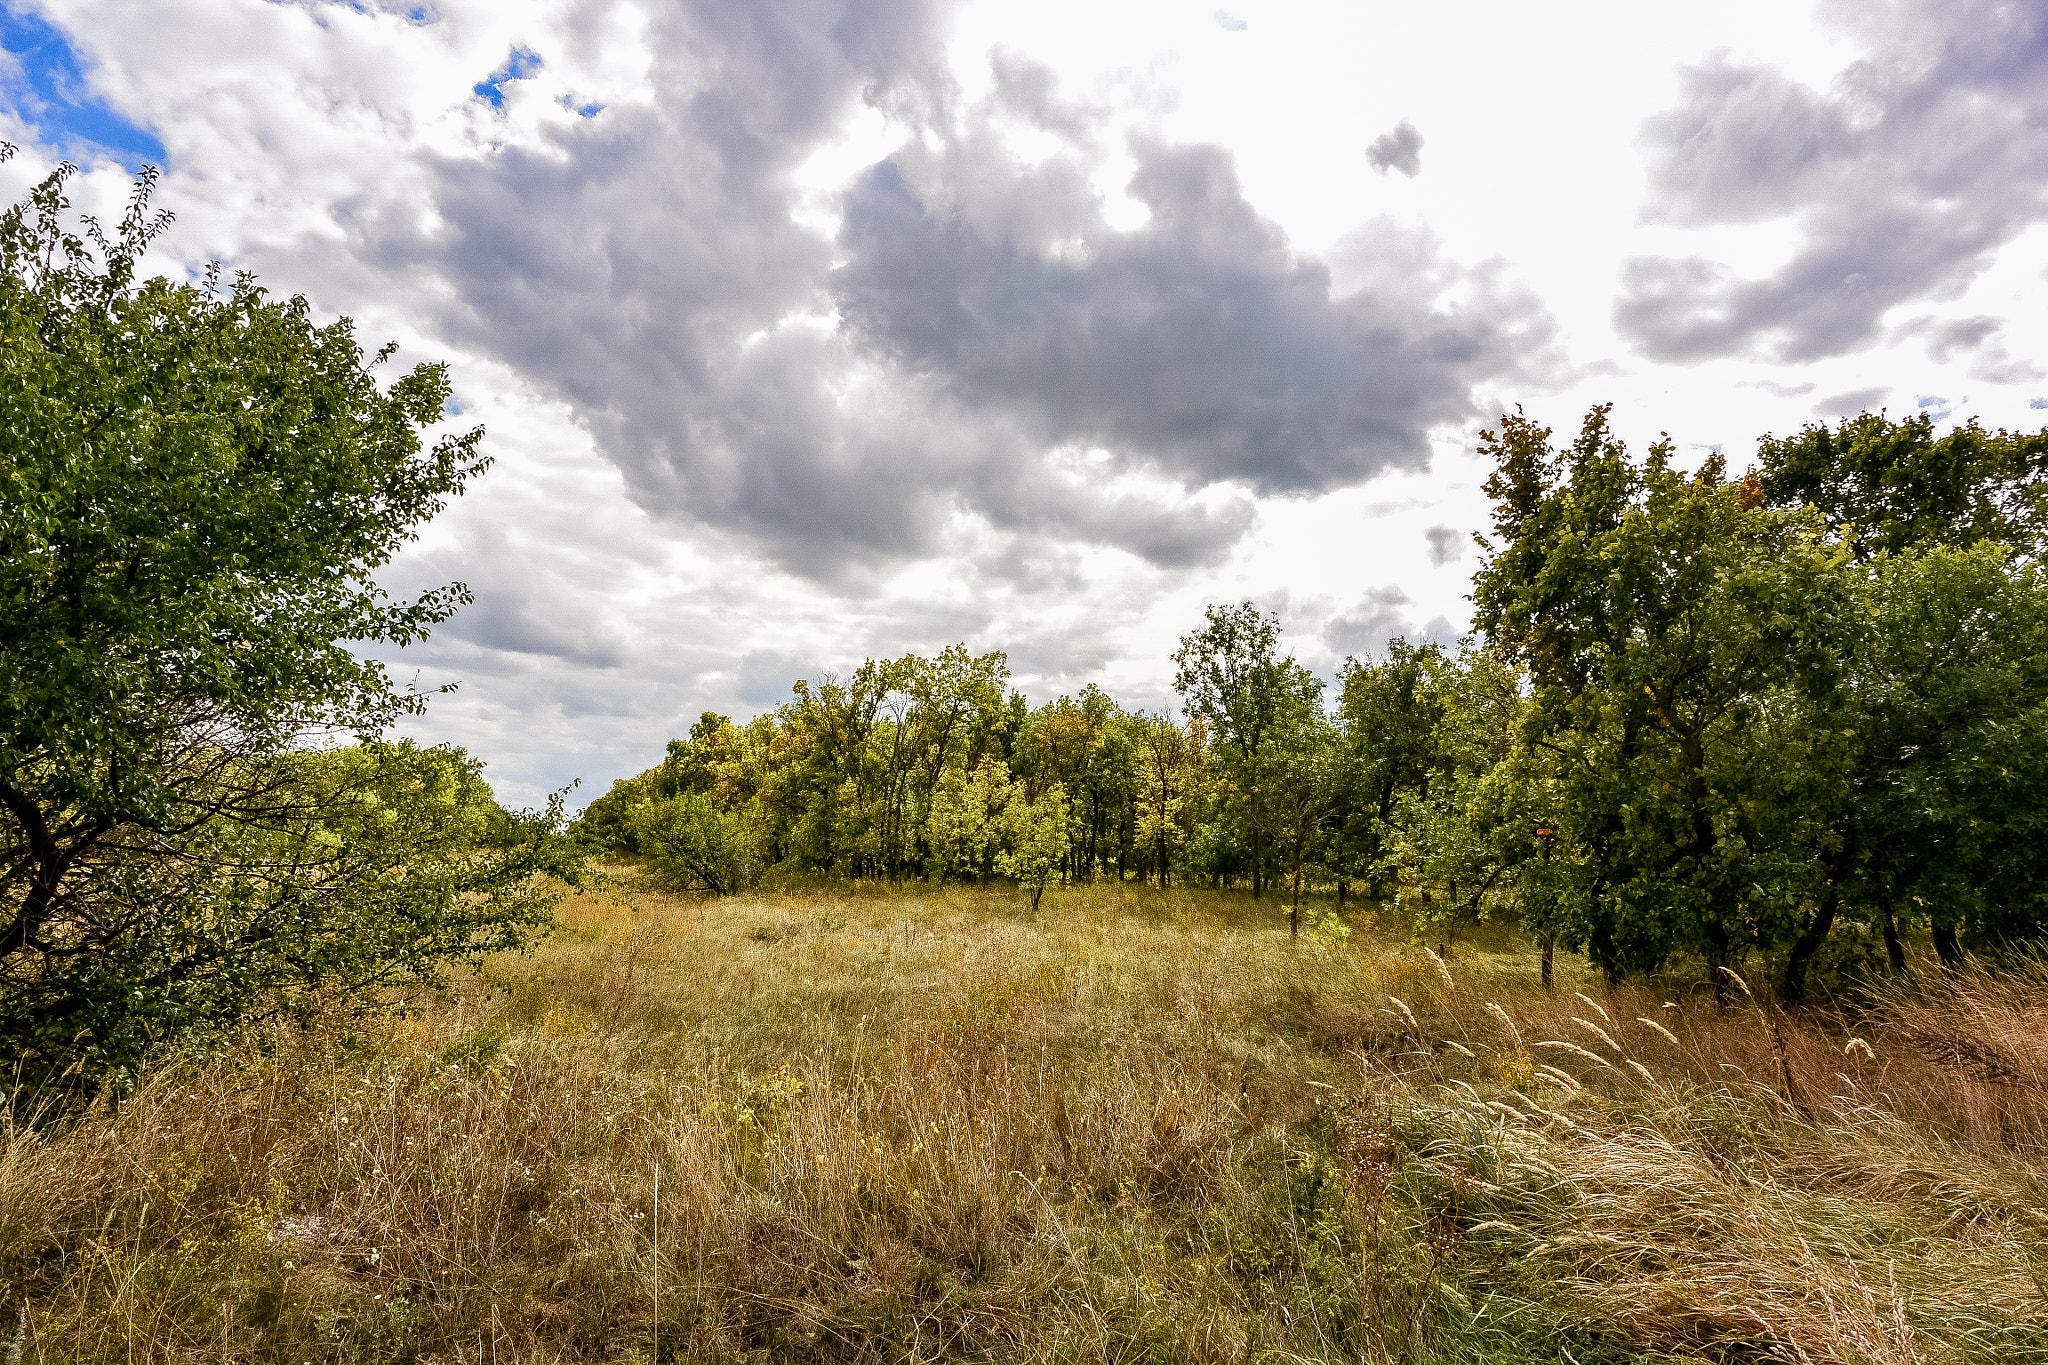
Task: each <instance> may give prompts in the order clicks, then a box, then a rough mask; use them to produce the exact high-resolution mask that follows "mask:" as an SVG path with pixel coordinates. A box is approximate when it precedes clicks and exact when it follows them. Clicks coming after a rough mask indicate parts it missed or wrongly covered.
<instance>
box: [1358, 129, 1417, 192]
mask: <svg viewBox="0 0 2048 1365" xmlns="http://www.w3.org/2000/svg"><path fill="white" fill-rule="evenodd" d="M1365 159H1366V160H1367V161H1368V162H1370V163H1371V164H1372V168H1373V169H1374V170H1375V171H1378V172H1379V173H1380V174H1381V175H1385V174H1386V173H1387V172H1388V171H1399V172H1400V173H1401V174H1403V175H1405V176H1407V177H1408V178H1409V179H1410V180H1413V179H1414V178H1415V177H1416V176H1418V175H1420V174H1422V134H1421V133H1420V132H1418V131H1417V130H1416V127H1415V125H1414V124H1412V123H1410V122H1409V121H1408V120H1406V119H1402V120H1401V121H1400V122H1399V123H1397V124H1395V125H1394V127H1393V128H1392V129H1390V130H1388V131H1387V132H1384V133H1381V134H1380V135H1379V136H1378V137H1376V138H1374V139H1373V140H1372V145H1371V146H1370V147H1367V148H1366V149H1365Z"/></svg>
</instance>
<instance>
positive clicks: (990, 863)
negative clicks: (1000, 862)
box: [926, 758, 1023, 882]
mask: <svg viewBox="0 0 2048 1365" xmlns="http://www.w3.org/2000/svg"><path fill="white" fill-rule="evenodd" d="M1022 797H1023V793H1022V792H1020V791H1019V790H1017V785H1016V784H1015V783H1014V782H1012V781H1011V780H1010V770H1009V768H1008V766H1007V765H1006V764H1005V763H1004V762H1003V761H1002V760H1001V759H999V758H984V759H982V760H981V762H979V763H977V764H975V765H974V771H973V772H972V773H968V772H963V771H962V770H961V769H960V768H958V767H953V768H948V769H947V770H946V773H945V775H944V776H943V777H941V778H940V779H939V789H938V790H937V791H936V792H934V793H933V794H932V811H931V819H930V821H929V822H928V823H927V826H926V840H927V843H928V844H929V846H930V848H931V854H930V857H929V860H928V861H929V864H930V867H931V874H932V876H933V877H935V878H937V879H938V880H939V881H940V882H944V881H945V879H946V878H947V877H949V876H965V877H973V878H980V877H985V876H987V875H988V874H989V873H990V872H992V871H993V870H994V869H995V865H996V855H997V854H998V853H999V852H1000V851H1001V850H1002V848H1003V844H1004V841H1005V839H1006V838H1007V837H1008V835H1009V832H1010V823H1011V822H1010V807H1011V805H1012V803H1013V802H1016V801H1019V800H1021V799H1022Z"/></svg>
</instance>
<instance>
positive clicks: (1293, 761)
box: [1259, 697, 1339, 938]
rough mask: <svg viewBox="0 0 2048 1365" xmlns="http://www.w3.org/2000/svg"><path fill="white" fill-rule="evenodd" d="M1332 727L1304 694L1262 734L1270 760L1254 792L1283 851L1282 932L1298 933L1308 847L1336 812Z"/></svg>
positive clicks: (1337, 788)
mask: <svg viewBox="0 0 2048 1365" xmlns="http://www.w3.org/2000/svg"><path fill="white" fill-rule="evenodd" d="M1337 740H1338V734H1337V730H1336V727H1334V726H1333V725H1331V724H1330V718H1329V717H1328V716H1326V715H1325V714H1323V708H1322V707H1321V706H1319V705H1316V704H1314V702H1313V701H1310V700H1308V699H1307V698H1306V697H1304V698H1303V699H1302V704H1298V705H1295V706H1292V707H1289V708H1287V710H1286V711H1285V712H1283V714H1282V718H1281V722H1280V723H1279V724H1278V725H1276V726H1275V727H1274V728H1273V730H1272V731H1271V733H1270V734H1269V735H1268V736H1267V743H1268V746H1269V748H1270V751H1271V752H1270V757H1271V760H1272V761H1271V762H1270V763H1269V764H1268V765H1267V768H1266V773H1265V776H1264V778H1263V779H1262V780H1261V782H1260V784H1259V785H1260V791H1261V793H1262V794H1263V795H1264V797H1265V801H1264V802H1263V803H1262V804H1263V809H1264V811H1265V812H1266V814H1267V818H1268V819H1269V820H1270V822H1271V824H1272V827H1273V832H1274V835H1275V837H1276V838H1277V839H1278V841H1279V843H1280V845H1281V848H1282V850H1283V851H1284V852H1285V853H1286V855H1287V862H1288V865H1289V871H1290V873H1291V875H1292V879H1293V883H1294V894H1293V898H1292V899H1291V900H1290V902H1289V903H1288V908H1287V932H1288V935H1289V936H1290V937H1294V938H1299V937H1300V936H1301V883H1302V876H1303V871H1304V865H1305V864H1306V863H1307V861H1308V858H1309V853H1310V849H1311V848H1312V847H1314V845H1315V844H1316V842H1317V840H1318V839H1319V837H1320V836H1321V835H1322V834H1323V833H1324V831H1325V827H1326V825H1327V824H1328V822H1329V820H1330V818H1331V817H1332V816H1333V815H1334V814H1335V812H1336V810H1337V801H1338V796H1339V785H1338V772H1337Z"/></svg>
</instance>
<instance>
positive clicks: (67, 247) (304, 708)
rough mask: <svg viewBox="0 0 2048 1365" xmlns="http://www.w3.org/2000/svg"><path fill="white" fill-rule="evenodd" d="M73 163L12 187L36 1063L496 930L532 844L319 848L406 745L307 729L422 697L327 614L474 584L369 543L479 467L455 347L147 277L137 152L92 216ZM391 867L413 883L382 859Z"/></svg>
mask: <svg viewBox="0 0 2048 1365" xmlns="http://www.w3.org/2000/svg"><path fill="white" fill-rule="evenodd" d="M68 174H69V168H68V167H66V168H64V169H61V170H60V171H58V172H57V173H56V174H54V175H52V176H50V177H49V178H48V179H46V180H44V181H43V182H42V183H41V184H40V185H38V186H37V187H36V189H35V190H34V191H33V193H32V194H31V195H30V197H29V198H28V200H27V201H26V202H25V203H23V204H19V205H16V206H15V207H14V208H12V209H10V210H9V211H8V212H7V213H6V214H5V215H0V367H4V371H5V382H4V383H0V602H4V604H5V605H4V608H0V998H4V999H5V1002H6V1003H5V1004H4V1006H0V1047H4V1048H5V1049H6V1050H7V1051H8V1052H9V1053H10V1054H11V1055H13V1056H15V1057H16V1058H18V1059H20V1061H21V1066H22V1070H23V1074H30V1073H32V1072H34V1071H35V1070H36V1069H37V1068H42V1069H44V1070H49V1069H52V1068H61V1067H63V1066H66V1065H69V1064H70V1063H71V1062H73V1061H76V1062H80V1063H82V1064H84V1065H85V1067H86V1069H87V1070H91V1069H92V1068H94V1067H118V1066H121V1065H125V1064H127V1062H129V1061H131V1060H132V1059H133V1057H134V1056H135V1055H136V1052H137V1049H138V1048H139V1047H141V1046H143V1045H144V1044H145V1043H146V1042H147V1041H148V1040H150V1039H153V1038H157V1037H162V1036H165V1035H166V1033H167V1032H168V1031H175V1030H176V1029H179V1028H183V1027H186V1026H187V1025H188V1024H190V1023H191V1021H192V1019H193V1018H194V1013H193V1011H194V1009H196V1008H197V1006H195V1005H194V1004H193V1003H192V1002H195V1001H200V1000H205V1001H207V1002H208V1003H207V1005H206V1010H207V1011H209V1012H210V1013H211V1015H212V1017H213V1018H215V1019H216V1020H219V1021H228V1020H232V1019H235V1018H238V1017H246V1016H247V1015H248V1014H250V1013H252V1012H256V1011H258V1010H259V1008H262V1007H263V1005H264V1002H265V1001H272V1000H275V999H278V998H281V997H284V996H290V995H291V994H292V993H293V992H301V993H302V992H304V991H309V990H312V989H314V988H316V987H318V986H321V985H323V984H335V985H337V986H339V987H344V988H350V987H353V988H360V989H361V990H363V991H373V990H374V989H377V988H381V987H382V986H383V985H385V984H388V983H389V982H391V981H392V980H394V979H395V978H396V977H406V978H409V979H411V978H420V977H423V976H425V975H428V974H430V973H431V970H432V969H431V965H430V964H431V963H432V962H434V961H439V960H444V959H446V958H447V957H450V956H463V955H466V954H473V953H475V952H481V951H486V950H489V949H493V948H498V947H506V946H512V945H515V944H517V943H519V942H521V941H523V940H524V938H525V936H526V935H527V934H528V933H530V932H531V931H532V930H533V929H534V928H535V927H536V926H537V925H538V923H539V922H540V920H539V918H537V915H536V911H535V909H534V904H533V902H531V901H530V900H529V899H527V898H526V897H525V896H524V894H523V893H515V892H514V891H513V890H512V888H513V887H514V886H515V885H516V884H518V883H519V882H520V879H521V878H522V877H526V876H529V875H530V874H531V873H532V872H533V871H535V870H536V869H537V868H538V867H539V866H540V864H541V862H544V861H545V858H543V857H541V856H540V850H541V849H542V847H543V846H545V845H547V844H548V843H549V840H548V839H547V838H545V837H541V835H540V834H536V835H535V837H534V838H533V839H530V840H528V844H529V845H530V847H529V849H528V852H527V853H525V854H521V855H518V856H512V855H510V854H508V853H505V852H504V851H503V850H500V851H499V852H498V853H494V854H490V855H488V856H485V855H479V856H480V857H482V858H483V863H484V864H488V867H485V866H481V865H480V866H478V867H476V868H474V869H472V870H473V871H474V873H475V878H474V879H473V880H471V879H470V872H469V871H463V872H460V873H458V871H456V870H455V865H454V864H452V863H451V864H448V865H447V866H445V867H444V866H443V865H442V863H441V862H437V861H436V860H442V859H454V860H455V862H456V863H460V862H461V861H462V859H464V858H467V857H468V856H469V855H467V854H462V855H460V856H458V855H457V853H456V852H455V851H454V849H455V848H456V843H451V842H449V840H448V839H447V838H444V837H443V835H442V834H435V833H433V831H434V830H435V829H437V828H439V827H438V826H436V825H434V823H433V822H432V821H431V820H428V819H427V818H426V816H425V815H420V817H419V818H418V819H412V818H407V819H402V820H396V821H394V822H393V823H391V824H390V825H389V826H388V827H386V831H387V833H389V834H390V836H391V839H393V840H397V839H398V838H399V836H400V835H401V834H405V833H407V832H410V833H412V834H416V835H418V837H419V838H420V839H422V840H425V842H423V843H421V844H419V845H418V846H416V847H415V848H413V849H412V850H411V851H410V852H408V851H406V849H405V848H404V847H402V846H401V843H398V842H390V841H386V842H381V843H378V844H376V845H375V846H374V848H371V849H365V850H356V851H354V852H346V853H338V854H336V855H335V856H333V857H323V856H316V854H315V853H313V852H311V851H310V850H312V849H313V848H314V843H317V841H318V839H320V838H332V837H337V836H336V835H335V831H337V830H342V831H351V832H352V833H351V834H350V836H349V837H355V835H357V834H362V833H363V831H365V830H367V829H369V828H370V826H369V825H367V824H365V823H364V821H363V819H362V818H361V813H362V810H363V808H364V807H363V803H364V801H366V800H368V799H369V795H367V794H366V793H374V792H375V791H377V790H379V787H378V784H379V783H382V782H384V781H385V780H386V777H388V776H389V774H390V773H391V772H393V771H396V770H398V769H402V768H404V767H405V766H406V765H407V764H413V765H414V766H415V767H417V763H418V762H425V761H426V760H423V759H421V760H417V762H416V761H415V760H414V759H413V758H411V757H402V756H403V755H405V754H406V752H407V751H403V750H385V751H377V752H381V753H383V754H384V755H385V757H382V758H379V759H378V760H377V763H376V764H375V765H373V768H374V769H375V771H374V773H373V774H372V775H369V776H363V777H362V779H361V781H360V782H357V781H353V780H350V781H341V780H338V779H335V778H334V775H333V772H332V771H330V769H329V768H328V767H323V766H322V763H321V762H317V761H315V760H313V759H310V758H306V757H303V756H300V755H298V754H296V753H295V751H296V750H298V749H300V748H302V747H303V746H304V745H305V744H306V743H307V742H308V741H309V740H311V739H315V738H319V737H322V736H345V735H351V734H354V735H375V734H377V733H379V732H381V731H382V730H384V729H385V728H386V727H387V726H388V725H390V724H391V723H392V722H393V721H394V720H396V719H397V718H398V717H399V716H401V715H403V714H405V713H406V712H408V711H411V710H415V709H417V707H418V705H419V704H420V698H418V697H416V696H412V695H409V694H403V693H400V692H397V691H395V690H394V689H393V688H392V687H391V686H390V684H389V681H388V679H387V677H386V675H385V672H384V670H383V669H382V668H381V667H380V666H379V665H378V664H377V663H375V662H373V661H370V660H366V659H364V658H362V657H361V656H360V655H358V654H357V653H356V652H355V651H354V650H352V649H351V648H350V647H349V646H348V645H347V644H345V643H344V642H351V641H356V642H386V643H397V644H404V643H408V642H411V641H414V640H417V639H419V638H421V637H422V636H424V635H425V634H426V633H427V630H428V628H429V627H431V626H432V625H433V624H435V623H437V622H439V621H441V620H443V619H444V618H446V617H447V616H448V615H449V614H450V613H451V612H452V611H454V610H455V608H456V607H457V606H458V605H459V604H461V603H462V602H464V601H466V600H467V599H468V594H467V593H466V591H465V590H464V589H463V588H462V587H461V586H460V585H451V586H449V587H446V588H442V589H438V590H435V591H432V592H429V593H426V594H424V595H423V596H421V597H419V598H417V599H415V600H412V601H395V600H393V599H391V598H390V597H388V596H387V595H386V594H385V593H384V591H383V590H382V589H380V588H379V587H378V585H377V583H376V580H375V574H376V571H377V570H378V569H379V568H380V567H381V566H382V565H384V564H385V563H386V562H387V561H388V560H389V559H390V557H391V555H392V554H393V553H394V552H395V551H396V550H397V549H398V547H399V546H401V545H402V544H404V543H405V542H406V541H407V540H408V539H410V538H411V537H412V536H413V535H414V534H415V528H416V527H417V526H418V525H419V523H421V522H423V521H425V520H426V519H427V518H429V517H430V516H432V515H433V514H434V512H435V511H436V510H438V509H439V508H440V507H441V506H442V505H443V503H444V502H445V501H446V499H448V498H449V497H451V496H453V495H455V494H457V493H459V492H461V491H462V489H463V487H464V486H465V485H466V484H467V482H468V481H469V480H470V479H471V478H474V477H475V476H476V475H477V474H479V473H480V472H481V471H482V470H483V469H484V468H485V467H486V465H487V464H488V460H487V459H486V458H485V457H484V456H482V455H481V454H480V453H479V452H478V443H479V441H480V439H481V435H482V433H481V432H480V431H472V432H470V433H468V434H466V435H461V436H452V437H449V438H446V439H444V440H442V441H440V442H439V443H437V444H435V445H433V446H432V447H430V448H425V449H423V448H422V444H421V440H420V430H421V429H422V428H423V427H426V426H428V425H430V424H433V423H436V422H438V421H440V420H441V417H442V413H443V410H444V406H445V404H446V403H447V400H448V395H449V387H448V379H447V375H446V372H445V371H444V370H443V369H442V367H440V366H437V365H422V366H418V367H416V368H414V369H413V370H412V371H410V372H409V373H406V374H403V375H400V376H398V377H397V378H396V379H395V380H393V381H392V382H391V383H390V384H389V385H388V386H387V385H384V384H381V383H380V382H379V380H378V376H377V373H376V367H377V366H378V365H380V364H381V363H382V362H383V361H384V360H386V359H388V357H389V356H390V354H391V351H392V349H393V348H391V347H386V348H385V349H384V350H383V351H381V352H379V353H378V354H377V356H376V357H375V358H374V359H373V360H371V361H369V362H368V363H365V361H364V358H363V356H362V353H361V351H360V350H359V348H358V347H357V345H356V341H355V337H354V334H353V331H352V329H351V327H350V324H349V323H348V321H347V320H346V319H344V320H342V321H339V322H335V323H332V324H329V325H327V326H315V325H314V323H313V321H312V319H311V316H310V311H309V309H308V308H307V306H306V303H305V301H304V300H303V299H298V298H293V299H289V300H284V301H276V300H273V299H271V298H270V297H269V296H268V295H266V294H265V293H264V291H263V290H261V289H260V288H258V287H257V285H256V283H255V282H254V280H253V279H251V278H249V277H248V276H246V275H244V276H238V277H237V278H236V279H234V280H233V281H232V282H223V281H221V280H219V279H218V278H217V277H216V276H214V275H209V276H208V277H207V278H206V279H205V280H204V281H202V282H199V283H196V284H189V283H174V282H172V281H169V280H164V279H139V278H138V266H139V263H140V261H141V258H142V255H143V252H144V250H145V248H146V247H147V245H148V243H149V241H150V239H151V238H152V237H153V236H154V235H155V234H156V233H157V232H158V231H159V230H160V229H161V227H162V225H163V223H164V221H165V219H164V218H163V217H162V216H156V215H152V214H151V212H150V209H149V202H148V201H149V192H150V187H151V184H152V181H153V176H154V173H153V172H150V173H146V174H145V176H144V177H143V179H142V181H141V182H140V183H139V184H138V186H137V189H136V193H135V196H134V198H133V200H132V201H131V203H130V205H129V208H128V211H127V213H126V215H125V216H124V217H123V219H122V220H121V222H120V223H119V224H118V225H117V226H116V228H115V229H114V231H113V232H112V233H111V234H109V233H105V232H102V231H101V230H100V228H99V227H98V225H96V224H93V223H91V222H90V221H89V220H88V221H87V222H86V224H85V227H84V230H83V234H82V235H81V234H79V233H76V232H73V231H71V230H69V229H68V228H67V227H66V224H67V222H69V221H70V219H69V217H68V210H69V205H68V203H67V201H66V199H65V196H64V186H65V182H66V178H67V176H68ZM365 752H371V751H365ZM363 761H364V762H368V761H369V760H367V759H365V760H363ZM334 762H336V763H339V762H340V760H335V761H334ZM379 765H381V766H379ZM393 765H395V766H393ZM394 780H395V779H394ZM379 799H382V798H379ZM393 808H394V809H395V808H396V807H395V806H394V807H393ZM321 831H325V832H326V833H325V834H324V835H323V834H322V833H321ZM444 832H445V831H444ZM380 838H382V836H380ZM308 841H314V842H310V843H309V842H308ZM549 856H552V855H549ZM537 859H538V861H536V860H537ZM434 867H442V871H444V872H446V874H447V875H445V876H443V875H442V874H441V872H433V871H431V869H432V868H434ZM399 868H404V869H405V877H406V878H407V879H408V880H410V879H411V878H412V877H413V876H414V875H415V873H417V874H418V875H419V876H420V878H421V881H420V887H419V888H418V889H419V891H420V894H419V895H418V896H417V897H414V896H411V895H410V894H408V895H404V896H397V897H396V898H394V897H393V895H392V894H390V893H389V888H388V887H382V886H379V885H377V884H376V882H377V879H378V878H379V877H386V878H388V877H390V876H393V875H396V870H397V869H399ZM430 887H433V888H438V889H437V890H434V891H433V893H432V894H428V888H430ZM366 914H367V915H370V916H371V917H372V919H371V922H370V926H369V927H367V928H363V929H359V928H358V925H357V919H358V917H359V916H361V915H366ZM350 939H353V940H355V941H354V942H349V941H348V940H350ZM366 953H367V954H369V956H367V957H366V956H363V954H366ZM181 978H183V979H186V980H187V984H176V985H174V984H173V983H174V982H176V981H178V980H180V979H181ZM190 982H200V983H203V984H189V983H190ZM231 982H233V983H240V984H239V985H232V986H231V985H230V984H229V983H231Z"/></svg>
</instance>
